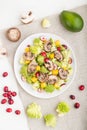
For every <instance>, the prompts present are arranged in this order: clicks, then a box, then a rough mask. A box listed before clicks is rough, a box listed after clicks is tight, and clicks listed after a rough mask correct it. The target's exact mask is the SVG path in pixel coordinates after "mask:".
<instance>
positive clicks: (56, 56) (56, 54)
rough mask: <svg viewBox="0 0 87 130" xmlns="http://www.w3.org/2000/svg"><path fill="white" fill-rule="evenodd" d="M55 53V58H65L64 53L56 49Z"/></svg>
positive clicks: (59, 59) (60, 59)
mask: <svg viewBox="0 0 87 130" xmlns="http://www.w3.org/2000/svg"><path fill="white" fill-rule="evenodd" d="M54 55H55V58H56V59H57V60H58V61H62V60H63V55H62V54H61V53H60V51H58V50H57V51H55V52H54Z"/></svg>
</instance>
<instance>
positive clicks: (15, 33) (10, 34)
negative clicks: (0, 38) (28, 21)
mask: <svg viewBox="0 0 87 130" xmlns="http://www.w3.org/2000/svg"><path fill="white" fill-rule="evenodd" d="M6 36H7V38H8V40H10V41H12V42H17V41H18V40H19V39H20V37H21V32H20V30H19V29H18V28H16V27H12V28H9V29H8V30H7V31H6Z"/></svg>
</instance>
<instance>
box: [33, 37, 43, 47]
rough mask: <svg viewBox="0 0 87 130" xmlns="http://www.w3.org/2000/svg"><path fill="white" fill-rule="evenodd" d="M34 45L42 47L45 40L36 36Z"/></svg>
mask: <svg viewBox="0 0 87 130" xmlns="http://www.w3.org/2000/svg"><path fill="white" fill-rule="evenodd" d="M34 45H35V46H40V47H41V48H43V42H42V41H41V40H40V38H35V39H34Z"/></svg>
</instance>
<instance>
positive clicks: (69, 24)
mask: <svg viewBox="0 0 87 130" xmlns="http://www.w3.org/2000/svg"><path fill="white" fill-rule="evenodd" d="M60 21H61V23H62V25H63V26H64V27H65V28H66V29H67V30H69V31H72V32H79V31H81V30H82V28H83V26H84V21H83V19H82V17H81V16H80V15H79V14H77V13H75V12H71V11H67V10H66V11H65V10H64V11H62V12H61V14H60Z"/></svg>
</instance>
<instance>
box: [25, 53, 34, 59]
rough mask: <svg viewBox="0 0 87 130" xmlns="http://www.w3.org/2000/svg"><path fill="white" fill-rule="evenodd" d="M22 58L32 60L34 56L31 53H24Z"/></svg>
mask: <svg viewBox="0 0 87 130" xmlns="http://www.w3.org/2000/svg"><path fill="white" fill-rule="evenodd" d="M23 57H24V59H25V60H33V59H34V54H33V53H31V52H26V53H24V55H23Z"/></svg>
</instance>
